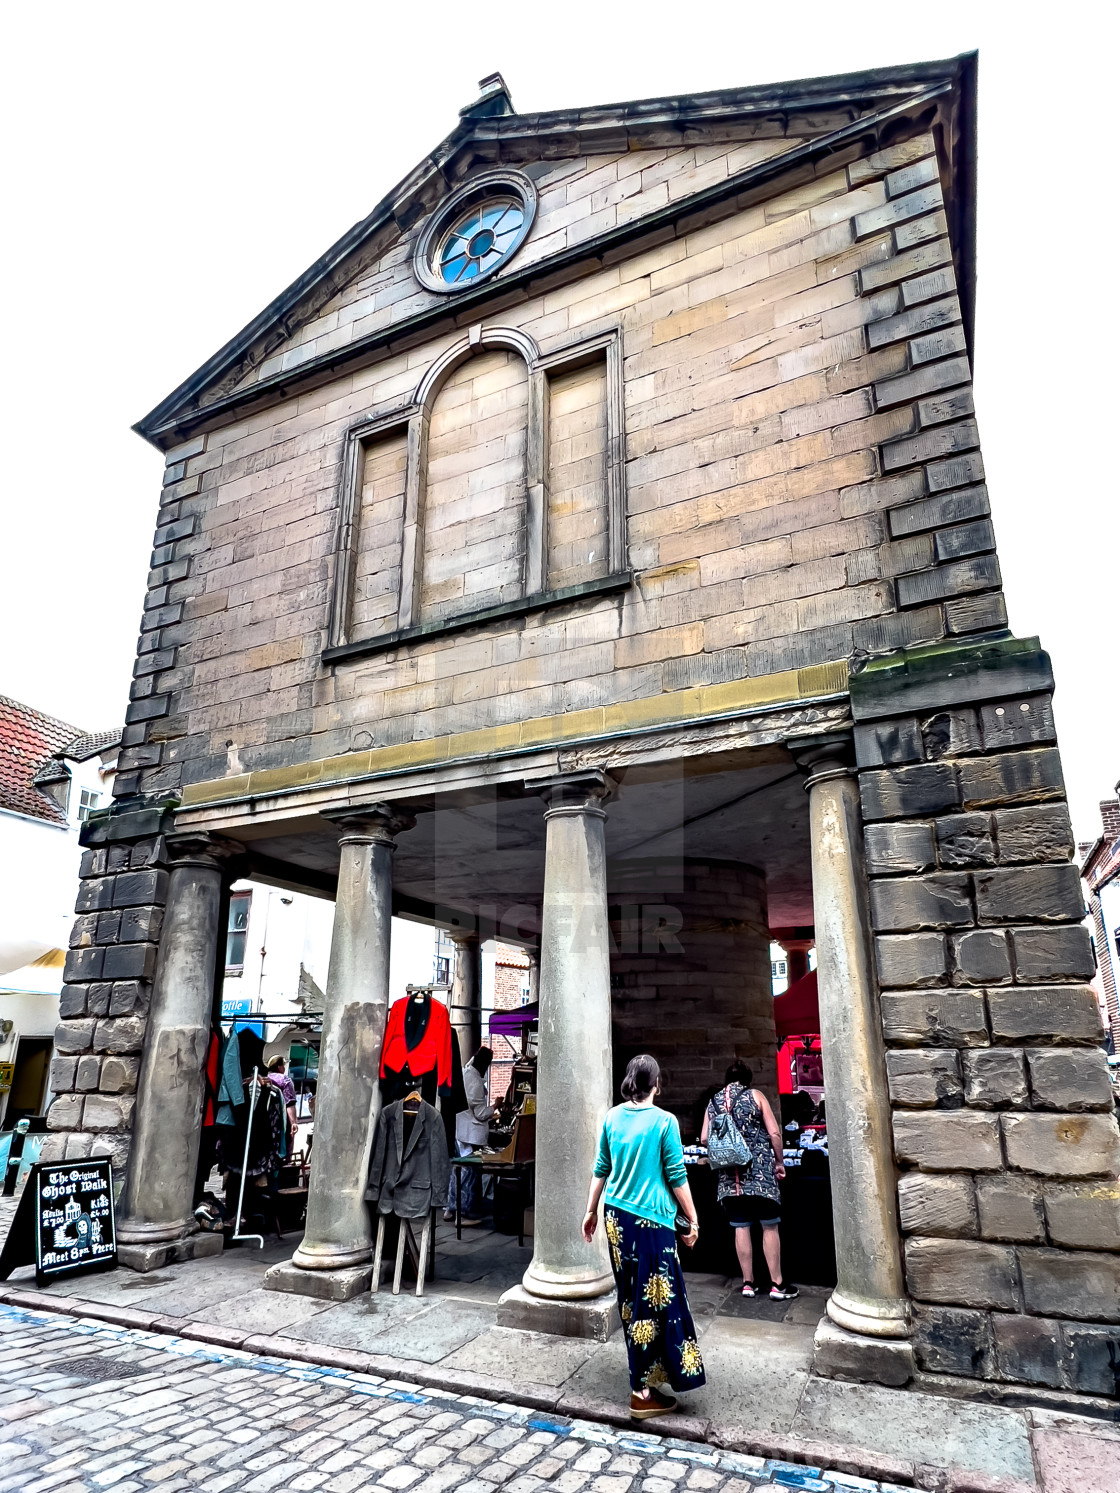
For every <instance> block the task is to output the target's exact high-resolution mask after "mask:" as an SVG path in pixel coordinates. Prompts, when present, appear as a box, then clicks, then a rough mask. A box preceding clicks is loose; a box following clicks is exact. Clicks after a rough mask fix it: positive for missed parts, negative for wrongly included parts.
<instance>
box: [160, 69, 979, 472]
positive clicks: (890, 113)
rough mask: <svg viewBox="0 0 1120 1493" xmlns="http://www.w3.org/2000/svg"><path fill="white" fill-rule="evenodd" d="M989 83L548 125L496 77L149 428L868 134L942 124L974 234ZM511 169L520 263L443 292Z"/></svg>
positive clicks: (492, 295)
mask: <svg viewBox="0 0 1120 1493" xmlns="http://www.w3.org/2000/svg"><path fill="white" fill-rule="evenodd" d="M974 77H975V59H974V57H965V58H960V59H954V60H951V61H948V62H941V63H927V64H919V65H916V66H913V67H906V68H894V69H880V70H876V71H874V72H869V73H861V74H849V75H845V76H842V77H837V78H824V79H813V80H808V81H801V82H794V83H786V84H778V85H774V86H772V87H768V88H747V89H735V90H727V91H723V92H719V93H712V94H701V95H689V96H685V97H681V98H670V99H653V100H643V101H639V102H636V103H626V104H619V105H605V106H600V107H597V108H593V109H585V110H577V111H567V110H565V111H555V112H552V113H548V114H533V115H517V114H514V113H511V112H509V110H510V108H511V106H510V105H509V98H508V93H507V92H506V91H505V89H504V84H501V80H500V78H497V77H495V78H492V79H488V80H485V85H484V89H483V96H482V98H481V99H480V100H479V101H478V103H477V104H476V105H473V106H471V107H470V108H468V109H467V110H464V111H463V117H462V118H461V121H460V124H459V125H458V127H457V128H456V129H455V130H454V131H453V132H452V133H451V135H449V136H448V137H447V139H445V140H444V141H443V142H442V143H441V145H440V146H439V147H437V149H436V150H435V151H433V152H432V153H431V154H430V155H428V156H426V157H425V158H424V159H423V160H422V161H421V162H420V163H419V165H418V166H417V167H416V168H415V169H414V170H413V171H412V172H411V173H410V174H409V175H408V176H407V177H406V178H405V179H404V181H402V182H401V183H399V184H398V185H397V186H396V187H395V188H394V189H393V191H392V192H390V193H389V194H388V195H387V196H386V197H384V198H383V199H382V200H381V202H379V203H378V204H377V206H376V207H375V208H374V209H373V211H372V212H371V213H370V214H369V215H368V216H367V217H366V218H365V219H363V220H362V221H361V222H360V223H357V224H355V226H354V227H353V228H352V229H351V230H350V231H349V232H348V233H347V234H345V235H344V236H343V237H342V238H341V239H340V240H339V241H338V242H337V243H336V244H334V245H333V246H332V247H331V248H330V249H329V250H328V251H327V252H326V254H324V255H323V256H322V257H321V258H320V259H319V260H317V261H316V263H315V264H313V265H312V266H310V268H309V269H308V270H307V271H305V273H304V274H303V275H301V276H300V277H299V279H297V280H296V281H295V282H294V283H293V284H292V285H291V286H289V287H288V289H287V290H286V291H284V292H283V293H282V294H281V295H280V296H278V297H277V299H276V300H275V301H274V302H272V304H271V305H270V306H268V307H266V308H265V310H264V311H263V312H262V313H261V314H260V316H258V317H257V318H255V319H254V321H253V322H251V323H250V324H249V326H247V327H246V328H244V329H243V330H242V331H241V332H240V333H239V334H238V335H237V336H236V337H235V338H233V339H232V340H231V341H230V342H229V343H228V344H227V345H226V346H225V347H224V348H222V349H221V350H220V351H219V352H218V353H216V354H215V355H214V357H213V358H211V359H209V360H208V362H207V363H205V364H204V365H203V366H202V367H201V368H200V369H198V370H197V371H196V373H194V374H193V375H192V376H191V377H190V378H189V379H187V380H186V381H185V382H184V383H183V384H182V385H180V387H179V388H178V389H176V390H175V391H174V392H173V393H172V394H171V395H169V396H168V398H167V399H165V400H164V401H163V402H162V403H161V404H160V405H158V406H157V407H156V409H154V410H153V411H152V412H151V413H150V414H149V415H147V416H146V417H145V418H144V419H143V420H142V421H140V422H139V424H138V425H137V426H136V429H137V430H138V432H139V433H140V434H142V435H144V436H145V437H146V438H148V439H149V440H152V441H153V442H154V443H155V444H157V445H160V446H162V447H165V448H166V447H168V446H172V445H174V444H175V443H176V442H177V441H180V440H182V439H184V438H185V437H186V436H188V435H189V434H191V433H193V431H194V430H197V429H198V428H200V426H202V425H203V424H205V423H206V422H207V421H208V420H210V419H213V418H216V417H219V415H221V416H222V417H224V418H229V413H228V412H229V411H231V410H235V409H240V408H242V407H247V406H248V405H250V404H253V403H256V402H258V401H259V400H262V399H265V398H268V397H270V396H271V397H283V396H284V395H285V394H286V393H287V392H289V391H290V389H291V388H292V387H293V386H294V385H295V384H296V383H297V382H299V381H300V380H304V379H307V378H309V377H312V376H314V375H315V374H316V373H317V372H318V371H319V370H320V369H321V368H322V369H327V368H330V367H338V366H342V364H343V363H344V362H345V360H347V359H353V360H356V359H358V358H360V357H361V356H362V355H363V354H364V352H365V351H366V349H367V348H370V347H371V345H372V344H373V343H376V341H377V340H378V339H379V338H385V339H389V338H392V337H394V336H400V335H402V334H403V333H405V332H406V331H410V330H411V329H413V328H414V327H416V328H419V327H422V326H424V325H426V324H433V325H434V324H437V323H439V322H441V321H442V322H443V323H444V324H445V325H447V324H451V323H452V322H453V321H454V320H461V319H462V318H463V317H467V318H468V319H470V317H471V315H477V317H479V318H481V317H482V316H484V315H485V314H486V305H487V303H488V302H490V301H494V300H499V299H501V298H502V297H503V295H507V294H508V293H510V292H511V291H512V290H513V288H514V287H515V286H517V287H519V288H520V287H521V286H523V285H525V284H526V283H527V282H529V281H532V280H533V278H534V277H536V278H537V279H539V280H544V279H545V278H546V277H547V276H548V275H549V274H551V273H557V274H561V273H563V272H564V269H565V268H566V267H568V266H573V265H574V264H575V263H576V261H577V260H579V259H580V257H581V256H582V257H583V258H584V259H585V260H586V259H587V258H589V257H590V256H594V255H596V254H599V255H601V256H607V255H609V254H611V253H620V252H624V246H625V242H626V241H627V240H628V239H637V238H640V237H641V235H642V234H643V233H653V232H662V231H668V225H669V224H670V222H671V220H672V219H673V218H674V216H676V217H679V216H681V215H684V214H688V213H690V212H691V213H696V212H707V213H709V214H711V213H713V212H718V210H719V205H720V203H721V202H725V203H726V204H727V208H726V210H727V211H734V210H735V202H736V193H737V192H746V191H749V190H750V189H751V188H752V184H755V183H759V184H761V183H764V180H765V178H766V177H767V174H768V173H769V174H771V175H776V174H777V173H779V172H780V171H782V170H788V171H789V172H796V171H797V170H798V169H801V168H802V167H803V166H804V164H805V163H806V162H807V161H808V160H809V159H810V157H811V153H812V152H813V150H814V149H818V150H824V151H826V152H827V151H828V150H837V151H840V150H844V149H846V150H847V151H848V153H849V156H850V155H851V154H852V152H853V150H856V149H858V147H859V143H860V139H861V136H863V135H866V136H867V141H866V142H865V143H866V146H867V149H868V150H870V149H872V148H875V146H876V145H881V144H882V143H883V137H884V132H886V135H887V138H889V137H890V131H891V130H892V129H893V130H894V131H895V132H896V133H897V131H898V130H900V129H904V128H906V127H907V126H909V127H913V126H915V125H917V124H920V125H922V126H923V127H926V128H928V127H929V122H930V120H931V119H932V118H933V117H934V115H935V114H938V113H940V116H941V118H942V122H943V125H944V124H948V126H949V128H948V129H945V128H943V130H942V134H943V135H944V136H945V137H946V139H947V142H948V144H947V155H948V156H949V160H948V162H947V165H948V168H949V171H950V174H952V173H954V172H957V173H958V174H960V175H961V178H962V190H961V209H962V210H961V218H962V222H965V221H966V220H967V224H969V225H970V223H971V207H970V203H971V192H972V182H971V176H970V173H969V171H968V167H967V163H968V161H969V160H970V158H971V155H972V151H973V140H972V135H971V128H972V126H971V114H972V105H971V100H972V95H973V92H974ZM500 84H501V86H500V87H498V86H497V85H500ZM923 111H924V112H923ZM503 171H509V172H515V173H517V174H518V175H520V176H521V177H523V178H524V179H526V180H527V181H529V182H531V183H532V191H533V192H534V193H535V200H534V207H533V216H532V222H531V227H530V229H529V230H528V232H527V234H526V236H525V238H524V241H523V242H521V243H520V244H519V246H518V248H517V252H516V253H514V254H512V255H511V256H510V258H509V259H508V262H504V263H502V264H501V266H500V268H498V269H497V270H495V271H494V272H493V274H492V276H491V277H490V278H489V279H487V281H486V283H485V284H484V285H483V284H479V285H478V286H472V287H470V288H466V289H463V290H461V291H460V290H459V289H458V288H457V289H456V290H455V292H454V293H451V294H447V293H442V292H439V291H436V290H433V289H430V288H428V286H426V285H425V284H423V283H421V279H420V278H418V275H417V271H416V268H415V264H414V260H415V258H416V251H417V244H418V241H420V240H421V239H422V238H423V235H424V231H425V226H426V225H427V224H428V223H430V222H432V221H433V218H434V217H438V215H439V214H440V212H441V209H442V208H443V207H444V205H445V204H447V203H449V202H453V201H454V200H455V194H457V193H458V194H461V193H462V192H463V191H464V190H469V184H470V183H471V182H472V181H473V180H475V179H476V178H478V177H479V176H480V175H482V174H485V173H491V174H494V173H496V174H499V175H500V174H501V173H502V172H503ZM965 236H966V237H967V231H966V234H965ZM969 247H970V246H969ZM575 272H577V271H576V270H574V269H573V273H575ZM965 278H966V279H967V278H968V270H967V268H966V270H965Z"/></svg>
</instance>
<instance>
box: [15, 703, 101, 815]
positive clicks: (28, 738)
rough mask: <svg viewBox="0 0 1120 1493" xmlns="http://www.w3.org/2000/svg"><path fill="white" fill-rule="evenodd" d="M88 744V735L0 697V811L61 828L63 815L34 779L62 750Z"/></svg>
mask: <svg viewBox="0 0 1120 1493" xmlns="http://www.w3.org/2000/svg"><path fill="white" fill-rule="evenodd" d="M101 736H104V737H105V738H107V741H106V744H108V741H110V740H117V739H119V736H120V733H119V732H102V733H99V737H98V739H100V737H101ZM90 740H91V735H90V733H89V732H85V731H82V730H81V729H80V728H79V727H78V726H69V725H67V723H66V722H65V721H59V720H56V719H55V718H54V716H50V715H43V714H42V712H41V711H38V710H32V709H31V707H30V706H29V705H21V704H20V703H19V701H18V700H10V699H8V697H7V696H6V695H0V809H10V810H11V811H12V812H13V813H15V814H27V815H29V816H30V817H31V818H32V819H43V820H46V822H47V823H49V824H65V823H66V822H67V820H66V815H65V814H64V813H63V811H62V809H61V808H60V807H59V805H58V804H57V803H56V802H55V800H54V799H53V798H51V796H50V795H49V794H48V793H43V792H41V791H40V790H39V789H38V788H36V787H35V783H34V779H35V775H36V773H38V772H39V771H40V770H41V769H42V768H43V767H44V766H45V765H46V763H47V762H48V761H49V760H50V758H51V757H55V756H58V755H59V754H60V753H61V752H63V750H64V749H65V748H66V747H69V746H71V745H72V744H76V745H81V746H86V745H87V744H88V743H89V741H90ZM79 755H80V754H79ZM87 755H88V754H87Z"/></svg>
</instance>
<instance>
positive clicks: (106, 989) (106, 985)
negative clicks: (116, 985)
mask: <svg viewBox="0 0 1120 1493" xmlns="http://www.w3.org/2000/svg"><path fill="white" fill-rule="evenodd" d="M86 989H87V990H88V991H89V995H88V996H87V998H86V1015H87V1016H108V1014H109V999H110V997H111V996H112V994H113V986H112V984H111V983H110V982H109V981H107V980H99V981H98V982H97V984H96V985H87V986H86Z"/></svg>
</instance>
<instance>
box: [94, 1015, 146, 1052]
mask: <svg viewBox="0 0 1120 1493" xmlns="http://www.w3.org/2000/svg"><path fill="white" fill-rule="evenodd" d="M146 1025H147V1023H146V1021H145V1019H144V1018H143V1017H142V1016H118V1017H112V1016H110V1017H108V1018H107V1019H106V1020H105V1021H99V1022H98V1023H97V1031H96V1032H95V1034H94V1037H93V1046H94V1050H95V1051H96V1052H115V1053H121V1052H140V1051H141V1050H142V1049H143V1046H144V1027H145V1026H146Z"/></svg>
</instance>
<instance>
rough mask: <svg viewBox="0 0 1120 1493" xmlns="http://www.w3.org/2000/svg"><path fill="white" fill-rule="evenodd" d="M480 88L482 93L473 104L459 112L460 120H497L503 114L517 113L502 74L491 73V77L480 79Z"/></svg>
mask: <svg viewBox="0 0 1120 1493" xmlns="http://www.w3.org/2000/svg"><path fill="white" fill-rule="evenodd" d="M478 86H479V88H480V90H481V92H480V93H479V95H478V97H477V98H476V99H475V101H474V103H473V104H468V105H467V107H466V108H465V109H460V110H459V118H460V119H495V118H497V117H498V116H499V115H502V114H515V113H516V112H517V111H516V110H515V109H514V107H513V100H512V99H511V98H510V96H509V89H508V88H507V87H506V80H505V79H504V78H503V77H502V75H501V73H490V74H489V76H487V77H485V78H480V79H479V80H478Z"/></svg>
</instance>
